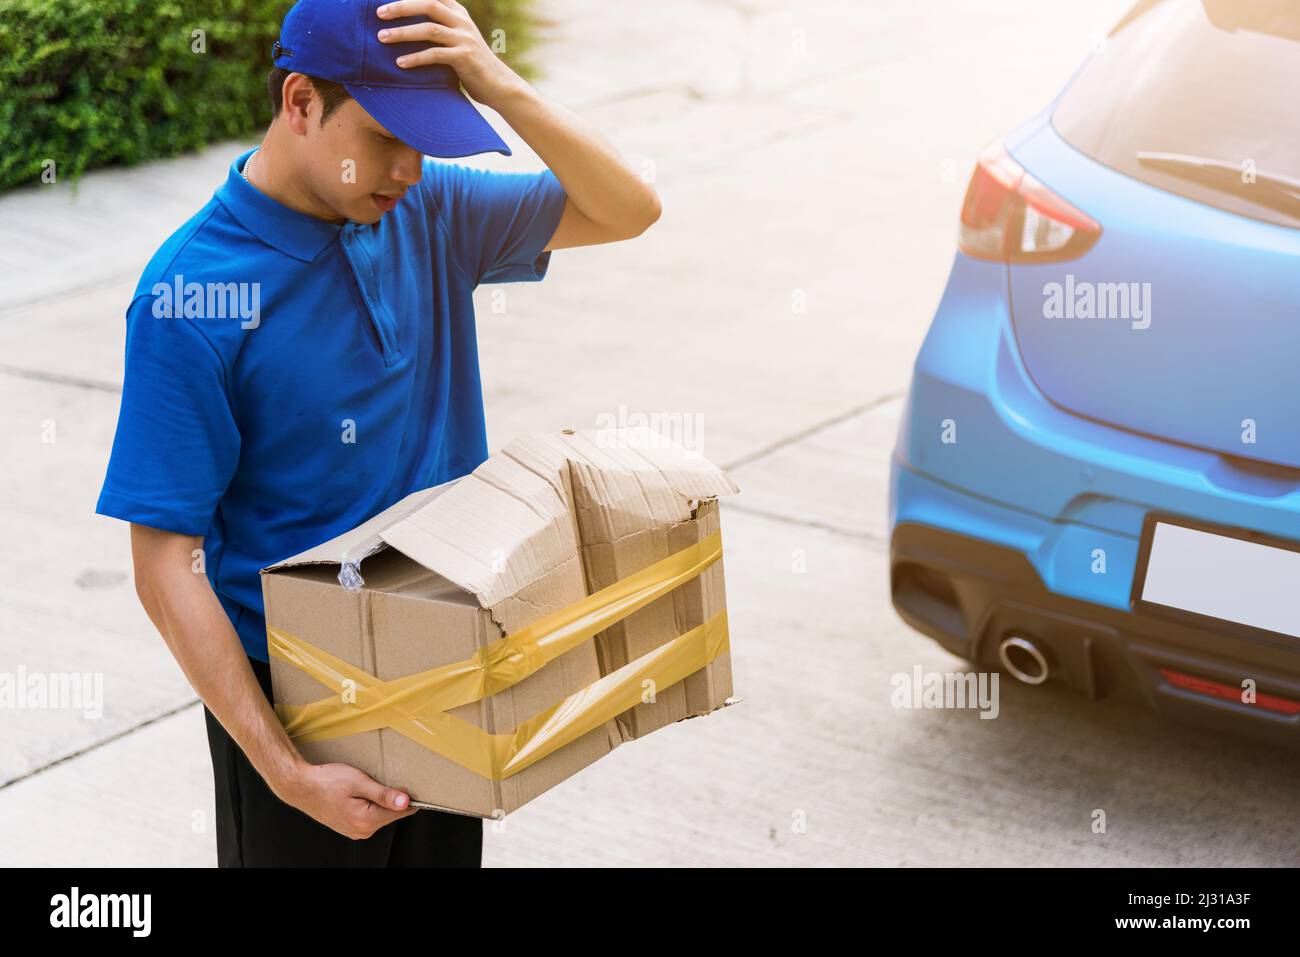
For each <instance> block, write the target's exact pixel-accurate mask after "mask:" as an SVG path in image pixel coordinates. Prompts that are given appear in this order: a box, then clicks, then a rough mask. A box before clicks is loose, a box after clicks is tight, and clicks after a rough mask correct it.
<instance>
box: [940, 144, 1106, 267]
mask: <svg viewBox="0 0 1300 957" xmlns="http://www.w3.org/2000/svg"><path fill="white" fill-rule="evenodd" d="M1100 235H1101V224H1100V223H1098V222H1097V221H1096V220H1094V219H1093V218H1092V217H1090V216H1089V215H1088V214H1087V213H1084V212H1082V211H1081V210H1078V209H1075V208H1074V207H1073V206H1071V205H1070V204H1069V203H1067V202H1066V201H1065V200H1063V199H1062V198H1061V197H1059V196H1057V195H1056V194H1055V193H1053V192H1052V191H1051V190H1050V189H1048V188H1047V187H1046V186H1044V185H1043V184H1042V183H1040V182H1039V181H1038V180H1036V179H1034V177H1032V176H1030V175H1029V174H1028V173H1026V172H1025V170H1024V167H1022V166H1021V165H1020V164H1019V163H1017V162H1016V161H1015V160H1014V159H1012V158H1011V154H1009V153H1008V152H1007V151H1006V149H1004V148H1003V146H1002V144H1001V143H995V144H994V145H993V146H991V147H989V148H988V149H987V150H985V151H984V152H983V153H982V154H981V155H980V158H979V162H978V163H976V164H975V172H974V174H972V175H971V178H970V185H969V186H967V187H966V199H965V200H964V201H963V202H962V207H961V232H960V234H959V236H958V240H957V247H958V248H959V249H960V250H961V251H962V252H964V253H965V254H966V255H968V256H974V257H976V258H977V259H994V260H998V261H1000V262H1013V263H1019V262H1060V261H1061V260H1065V259H1074V258H1075V257H1076V256H1081V255H1083V253H1084V252H1086V251H1087V250H1088V248H1089V247H1090V246H1092V244H1093V243H1095V242H1096V241H1097V237H1098V236H1100Z"/></svg>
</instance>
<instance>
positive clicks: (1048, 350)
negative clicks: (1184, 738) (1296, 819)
mask: <svg viewBox="0 0 1300 957" xmlns="http://www.w3.org/2000/svg"><path fill="white" fill-rule="evenodd" d="M1298 97H1300V3H1296V2H1294V0H1146V2H1142V3H1138V4H1137V5H1136V6H1135V7H1134V8H1133V9H1132V10H1131V11H1130V12H1129V13H1128V14H1127V15H1126V16H1125V17H1124V18H1123V20H1122V21H1121V22H1120V23H1119V24H1118V25H1117V26H1116V27H1115V28H1114V30H1112V31H1111V33H1110V34H1109V35H1108V36H1107V38H1106V39H1105V40H1104V42H1102V43H1101V44H1100V45H1099V46H1098V47H1097V48H1096V49H1095V50H1094V51H1093V53H1092V54H1091V55H1090V56H1089V58H1088V59H1087V60H1086V61H1085V62H1084V63H1083V65H1082V66H1081V67H1080V68H1079V69H1078V71H1077V72H1076V73H1075V75H1074V77H1073V78H1072V79H1071V81H1070V82H1069V84H1068V85H1067V86H1066V88H1065V89H1064V90H1063V91H1062V92H1061V93H1060V94H1058V96H1057V97H1056V99H1055V100H1054V101H1053V102H1052V103H1051V104H1050V105H1049V106H1048V108H1047V109H1045V110H1044V111H1043V112H1042V113H1040V114H1039V115H1038V116H1036V117H1034V118H1033V119H1032V120H1030V121H1029V122H1028V123H1026V124H1025V125H1023V126H1021V127H1020V128H1018V129H1016V130H1015V131H1014V132H1012V133H1011V134H1009V135H1008V136H1006V137H1005V138H1004V139H1003V140H1002V141H1001V142H999V143H997V144H995V145H994V146H992V147H991V148H990V149H988V150H987V151H986V152H985V153H984V154H983V155H981V157H980V158H979V161H978V163H977V166H976V169H975V172H974V174H973V176H972V178H971V181H970V184H969V186H968V188H967V192H966V195H965V199H964V201H963V205H962V210H961V221H960V230H959V241H958V252H957V254H956V258H955V260H954V262H953V265H952V272H951V274H950V276H949V279H948V284H947V288H946V289H945V291H944V294H943V298H942V300H941V302H940V304H939V307H938V311H937V313H936V315H935V317H934V320H933V322H932V324H931V326H930V329H929V331H928V333H927V335H926V338H925V342H924V344H923V346H922V347H921V352H920V355H919V356H918V357H917V360H916V364H915V368H914V370H913V376H912V382H911V387H910V389H909V391H908V395H907V398H906V401H905V403H904V410H903V416H902V421H901V424H900V429H899V434H898V440H897V444H896V448H895V450H894V455H893V459H892V463H891V481H890V496H889V524H890V584H891V594H892V598H893V604H894V607H895V608H896V609H897V611H898V613H899V615H900V616H901V617H902V618H903V619H904V621H906V622H907V623H908V624H909V625H911V626H912V627H913V628H915V629H917V630H918V631H920V632H922V633H924V634H925V635H928V636H930V637H931V638H933V639H935V640H937V641H938V642H939V643H940V644H942V645H943V646H944V647H945V648H946V649H948V650H949V651H951V652H952V653H954V654H956V655H959V656H962V657H964V658H966V659H968V660H970V661H973V662H977V663H980V664H982V665H986V666H989V667H991V668H996V669H998V670H1000V671H1002V672H1003V673H1006V674H1010V675H1012V676H1014V677H1015V678H1017V679H1019V680H1020V681H1022V682H1025V683H1027V684H1043V683H1044V682H1060V683H1062V684H1064V685H1067V686H1069V687H1072V688H1074V689H1077V690H1079V691H1081V692H1083V693H1085V694H1087V695H1089V696H1091V697H1093V698H1103V697H1113V698H1124V697H1130V698H1133V699H1136V700H1140V701H1142V702H1145V703H1146V705H1148V706H1150V707H1151V708H1152V709H1154V710H1156V711H1158V712H1160V713H1162V714H1164V715H1167V716H1169V717H1172V718H1175V719H1178V720H1184V721H1189V722H1193V723H1200V724H1208V725H1213V726H1216V727H1220V728H1227V729H1230V730H1235V731H1239V732H1244V733H1246V734H1249V735H1252V736H1254V737H1256V738H1262V739H1267V740H1271V741H1274V742H1277V743H1281V744H1284V745H1291V746H1295V745H1297V744H1300V98H1298Z"/></svg>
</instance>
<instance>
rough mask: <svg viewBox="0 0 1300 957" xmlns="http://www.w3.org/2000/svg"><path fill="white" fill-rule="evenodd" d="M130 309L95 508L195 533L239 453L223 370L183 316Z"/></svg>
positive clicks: (140, 304)
mask: <svg viewBox="0 0 1300 957" xmlns="http://www.w3.org/2000/svg"><path fill="white" fill-rule="evenodd" d="M154 302H155V299H154V297H153V296H149V295H145V296H140V297H138V298H137V299H136V300H135V302H133V303H132V304H131V308H130V309H129V310H128V312H127V325H126V372H125V376H124V378H123V383H122V404H121V407H120V409H119V411H118V418H117V432H116V434H115V435H114V437H113V451H112V454H111V455H110V457H109V462H108V471H107V474H106V475H105V477H104V486H103V489H102V490H101V492H100V495H99V502H98V504H97V505H96V506H95V511H96V512H97V513H98V514H100V515H108V516H111V517H113V518H120V519H122V520H124V521H128V522H136V523H138V524H141V525H149V526H151V527H153V528H160V529H163V530H165V531H170V532H177V533H179V534H182V535H202V534H204V533H205V532H206V531H207V530H208V525H209V523H210V522H211V520H212V516H213V514H214V512H215V511H216V507H217V502H218V501H219V500H220V499H221V496H222V495H223V494H224V493H225V490H226V487H227V486H228V485H229V484H230V479H231V477H232V476H233V475H234V472H235V467H236V465H237V464H238V461H239V430H238V428H237V427H236V423H235V417H234V414H233V413H232V411H231V407H230V399H229V393H228V389H227V381H226V371H225V367H224V365H223V363H222V361H221V357H220V356H219V355H218V354H217V352H216V350H215V349H214V348H213V346H212V344H211V343H210V342H209V341H208V339H207V338H206V337H205V336H204V335H203V334H202V332H200V331H199V329H198V328H197V327H196V326H195V325H194V324H193V323H192V322H191V321H190V320H188V319H183V318H169V317H158V316H155V315H154V306H153V304H154Z"/></svg>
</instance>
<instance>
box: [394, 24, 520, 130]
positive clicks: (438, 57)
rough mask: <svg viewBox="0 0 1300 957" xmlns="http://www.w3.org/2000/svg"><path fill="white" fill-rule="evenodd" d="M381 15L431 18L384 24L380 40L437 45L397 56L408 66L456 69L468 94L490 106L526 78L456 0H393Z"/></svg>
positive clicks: (399, 60)
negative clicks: (495, 48) (495, 50)
mask: <svg viewBox="0 0 1300 957" xmlns="http://www.w3.org/2000/svg"><path fill="white" fill-rule="evenodd" d="M377 13H378V14H379V17H380V18H381V19H383V20H395V19H401V18H403V17H418V16H425V17H428V18H429V20H428V22H426V23H412V24H408V25H406V26H400V27H385V28H383V29H381V30H380V31H379V39H380V40H381V41H382V42H384V43H411V42H422V41H428V42H430V43H433V44H436V46H431V47H429V48H428V49H426V50H422V51H420V52H419V53H409V54H406V55H404V56H400V57H398V58H397V65H398V66H400V67H402V68H403V69H407V70H409V69H411V68H412V67H418V66H426V65H428V64H431V63H441V64H445V65H447V66H449V67H451V68H452V69H453V70H455V71H456V75H457V76H458V77H459V78H460V82H461V85H463V86H464V87H465V92H466V93H468V94H469V95H470V96H472V97H473V98H474V99H476V100H478V101H479V102H480V103H482V104H484V105H485V106H491V107H495V103H496V102H497V101H499V100H500V99H501V98H502V97H504V96H506V95H508V94H509V93H511V92H512V91H514V90H516V89H517V88H518V87H519V85H520V84H521V83H522V82H523V81H522V80H521V79H520V78H519V76H518V75H517V74H516V73H515V72H514V71H513V70H512V69H510V67H509V66H507V65H506V63H505V61H503V60H502V59H501V58H500V57H498V56H497V55H496V54H495V53H493V52H492V50H491V49H490V48H489V47H488V45H487V42H486V41H485V40H484V39H483V34H482V33H480V32H479V28H478V25H477V24H475V23H474V20H473V19H472V18H471V17H470V15H469V11H468V10H466V9H465V7H464V6H463V5H462V4H460V3H459V2H457V0H394V2H393V3H388V4H385V5H384V6H381V7H380V8H379V9H378V11H377Z"/></svg>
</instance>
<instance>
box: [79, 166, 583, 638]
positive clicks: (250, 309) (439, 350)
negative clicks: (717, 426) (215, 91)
mask: <svg viewBox="0 0 1300 957" xmlns="http://www.w3.org/2000/svg"><path fill="white" fill-rule="evenodd" d="M251 153H252V151H251V150H250V151H249V152H248V153H244V154H243V155H241V156H239V157H238V158H237V159H236V160H235V161H234V163H233V164H232V165H231V167H230V172H229V175H228V176H227V178H226V182H225V183H224V184H223V185H222V186H221V187H220V188H219V189H218V190H217V191H216V193H215V194H214V195H213V197H212V199H211V200H210V201H209V202H208V204H207V205H206V206H204V207H203V209H201V210H200V211H199V212H198V213H197V214H196V215H195V216H194V217H193V218H192V219H190V220H189V222H187V223H186V224H185V225H184V226H182V227H181V228H180V229H179V230H177V232H176V233H175V234H174V235H172V236H171V238H169V239H168V240H167V241H166V242H165V243H164V244H163V245H162V247H161V248H160V249H159V250H158V252H157V253H155V254H154V257H153V259H152V260H150V262H149V265H148V266H147V267H146V268H145V270H144V274H143V276H141V278H140V283H139V285H138V286H137V288H136V291H135V295H134V297H133V300H132V302H131V305H130V308H129V309H128V311H127V316H126V374H125V379H124V382H123V389H122V404H121V409H120V411H119V414H118V421H117V432H116V435H115V437H114V440H113V451H112V455H111V457H110V459H109V463H108V471H107V475H106V476H105V479H104V486H103V490H102V491H101V493H100V496H99V502H98V505H97V506H96V509H95V510H96V511H97V512H98V513H99V514H101V515H110V516H113V517H115V518H120V519H124V520H125V521H128V522H136V523H139V524H141V525H149V526H152V527H154V528H160V529H165V530H167V531H172V532H179V533H181V534H184V535H202V536H204V553H203V559H204V571H205V572H206V574H207V577H208V579H209V581H211V583H212V587H213V589H214V590H215V592H216V594H217V597H218V598H219V599H220V601H221V604H222V606H223V607H224V608H225V610H226V613H227V614H228V615H229V616H230V620H231V622H232V624H233V625H234V627H235V630H236V631H237V632H238V634H239V638H240V641H241V642H242V643H243V646H244V650H245V651H246V652H247V653H248V654H249V655H250V656H251V657H254V658H257V659H260V660H262V661H266V660H267V650H266V623H265V621H264V619H263V617H262V615H263V606H262V588H261V582H260V580H259V577H258V572H259V570H260V569H261V568H263V567H265V566H266V565H269V564H272V563H274V562H277V561H279V560H280V559H282V558H286V557H288V556H290V555H293V554H295V553H297V552H299V551H302V550H303V549H306V548H309V547H311V546H313V545H317V544H319V543H320V542H323V541H326V540H328V539H330V538H332V537H334V536H335V535H338V534H339V533H341V532H344V531H346V530H348V529H350V528H352V527H353V526H355V525H358V524H360V523H361V522H363V521H365V520H366V519H368V518H370V517H371V516H373V515H375V514H377V513H378V512H380V511H382V510H383V509H385V508H387V507H388V506H389V505H391V504H393V503H394V502H396V501H397V500H399V499H401V498H402V497H403V496H405V495H407V494H409V493H410V492H413V491H416V490H418V489H422V488H428V487H429V486H433V485H438V484H441V483H442V482H446V481H449V480H451V479H453V478H457V477H459V476H461V475H464V474H466V473H467V472H470V471H472V470H473V469H474V468H475V467H476V466H477V465H478V464H479V463H480V462H482V461H483V460H484V459H485V458H487V433H486V428H485V425H484V419H483V390H482V386H481V384H480V381H479V365H478V351H477V344H476V336H475V328H474V305H473V301H472V298H471V295H472V293H473V291H474V288H475V287H476V286H477V285H479V284H480V283H497V282H522V281H530V280H531V281H535V280H540V279H542V278H543V277H544V276H545V275H546V271H547V267H548V265H549V261H550V253H549V252H543V251H542V250H543V247H544V246H545V245H546V244H547V243H548V242H549V241H550V239H551V236H552V235H553V234H554V232H555V228H556V226H557V225H558V224H559V221H560V214H561V213H562V212H563V210H564V204H565V193H564V189H563V187H562V186H561V185H560V183H559V180H558V179H556V177H555V175H554V174H553V173H551V172H550V171H549V170H544V171H542V172H540V173H503V172H490V171H484V170H475V169H472V168H470V167H466V166H461V165H458V164H452V163H444V162H438V161H434V160H429V159H426V160H425V163H424V170H423V176H422V179H421V181H420V182H419V183H418V184H417V185H416V186H412V187H411V188H410V189H409V190H408V191H407V193H406V195H405V196H404V197H403V198H402V200H401V201H400V202H399V204H398V206H397V208H395V209H393V210H392V211H391V212H389V213H387V214H385V215H384V216H383V217H382V218H381V219H380V220H379V222H378V223H376V224H374V225H369V226H367V225H360V224H356V223H351V222H349V223H346V224H344V225H342V226H339V225H334V224H331V223H327V222H324V221H323V220H319V219H316V218H314V217H311V216H308V215H306V214H304V213H299V212H296V211H294V210H292V209H289V208H288V207H286V206H283V205H281V204H280V203H277V202H276V201H275V200H273V199H271V198H270V197H268V196H266V195H265V194H264V193H262V192H261V191H259V190H258V189H257V188H256V187H254V186H252V185H250V184H249V183H248V182H247V181H245V180H244V178H243V177H242V175H241V172H240V171H241V170H242V168H243V164H244V162H245V161H246V160H247V158H248V156H249V155H251Z"/></svg>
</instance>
